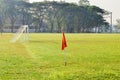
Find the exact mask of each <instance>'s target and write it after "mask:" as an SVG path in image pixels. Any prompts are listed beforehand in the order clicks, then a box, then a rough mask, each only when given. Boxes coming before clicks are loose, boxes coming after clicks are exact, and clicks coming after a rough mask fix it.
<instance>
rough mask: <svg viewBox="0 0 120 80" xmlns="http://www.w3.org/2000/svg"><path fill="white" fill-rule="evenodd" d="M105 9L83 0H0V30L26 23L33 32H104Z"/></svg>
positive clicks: (12, 30) (105, 27)
mask: <svg viewBox="0 0 120 80" xmlns="http://www.w3.org/2000/svg"><path fill="white" fill-rule="evenodd" d="M105 12H106V11H105V10H104V9H101V8H99V7H97V6H91V5H90V4H89V2H88V1H87V0H80V1H79V5H78V4H75V3H67V2H64V1H61V2H56V1H43V2H34V3H29V2H28V1H27V0H0V31H1V32H2V31H3V29H6V28H9V29H11V32H14V29H16V28H19V26H18V25H17V24H20V25H29V28H30V29H35V32H51V33H53V32H57V33H60V32H61V31H65V32H68V33H74V32H76V33H80V32H107V31H109V23H108V22H107V21H106V20H105V19H104V17H103V15H104V13H105Z"/></svg>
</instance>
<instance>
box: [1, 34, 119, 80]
mask: <svg viewBox="0 0 120 80" xmlns="http://www.w3.org/2000/svg"><path fill="white" fill-rule="evenodd" d="M65 36H66V40H67V45H68V47H67V48H65V51H62V50H61V38H62V34H38V33H33V34H29V41H28V42H20V41H18V42H16V43H10V42H9V40H10V39H11V38H12V34H3V35H0V80H120V34H65ZM64 53H65V55H66V61H67V66H64Z"/></svg>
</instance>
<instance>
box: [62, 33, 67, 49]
mask: <svg viewBox="0 0 120 80" xmlns="http://www.w3.org/2000/svg"><path fill="white" fill-rule="evenodd" d="M65 47H67V42H66V38H65V34H64V32H62V50H64V48H65Z"/></svg>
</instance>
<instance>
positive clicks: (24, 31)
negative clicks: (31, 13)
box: [10, 25, 28, 43]
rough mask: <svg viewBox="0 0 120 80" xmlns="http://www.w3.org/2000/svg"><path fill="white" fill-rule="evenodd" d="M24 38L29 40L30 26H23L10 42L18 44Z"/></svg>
mask: <svg viewBox="0 0 120 80" xmlns="http://www.w3.org/2000/svg"><path fill="white" fill-rule="evenodd" d="M22 35H23V36H24V40H25V41H27V40H28V25H22V26H21V27H20V28H19V29H18V30H17V32H16V33H15V34H14V36H13V38H12V39H11V40H10V42H11V43H14V42H16V41H17V40H18V39H19V38H20V37H21V36H22Z"/></svg>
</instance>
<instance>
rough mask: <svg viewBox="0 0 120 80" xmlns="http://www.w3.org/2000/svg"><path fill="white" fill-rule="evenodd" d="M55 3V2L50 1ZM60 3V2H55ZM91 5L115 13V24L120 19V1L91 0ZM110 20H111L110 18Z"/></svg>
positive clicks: (70, 0) (74, 0)
mask: <svg viewBox="0 0 120 80" xmlns="http://www.w3.org/2000/svg"><path fill="white" fill-rule="evenodd" d="M29 1H30V2H40V1H44V0H29ZM48 1H53V0H48ZM54 1H60V0H54ZM65 1H66V2H74V3H78V1H79V0H65ZM89 1H90V4H91V5H96V6H99V7H100V8H103V9H105V10H107V11H110V12H112V13H113V15H112V16H113V24H115V23H116V19H120V0H89ZM108 19H109V18H108Z"/></svg>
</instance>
